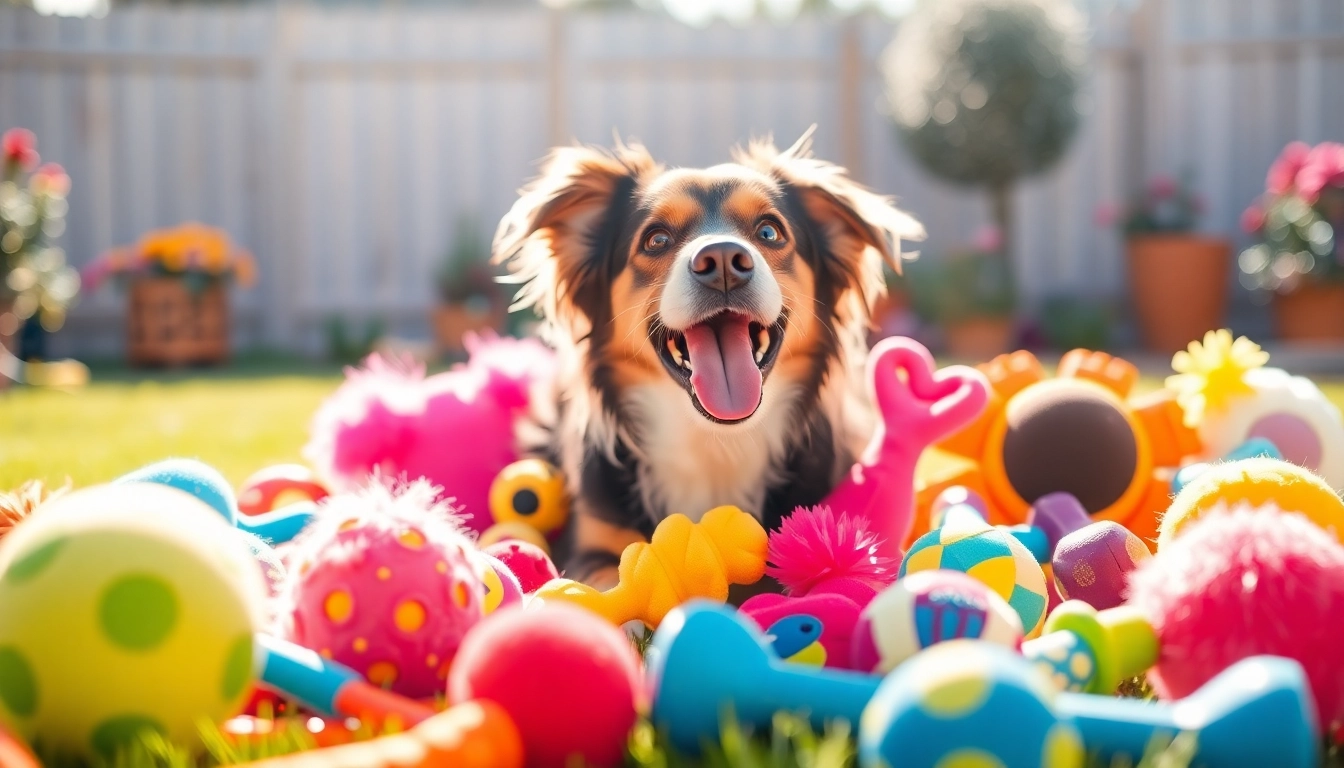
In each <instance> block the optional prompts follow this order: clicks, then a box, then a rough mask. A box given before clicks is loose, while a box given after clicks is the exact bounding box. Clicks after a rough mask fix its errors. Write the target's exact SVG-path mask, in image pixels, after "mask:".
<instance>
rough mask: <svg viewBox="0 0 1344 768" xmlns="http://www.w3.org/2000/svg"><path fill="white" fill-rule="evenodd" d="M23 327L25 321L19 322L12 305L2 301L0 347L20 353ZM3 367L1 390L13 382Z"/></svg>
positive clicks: (0, 371)
mask: <svg viewBox="0 0 1344 768" xmlns="http://www.w3.org/2000/svg"><path fill="white" fill-rule="evenodd" d="M21 328H23V323H21V322H19V318H18V316H17V315H14V314H13V313H11V312H10V305H9V303H8V302H6V301H0V349H4V350H5V351H6V352H8V353H9V354H11V355H17V354H18V353H19V330H20V329H21ZM13 383H14V382H13V380H11V379H10V378H9V377H8V376H6V375H5V373H4V371H3V369H0V390H4V389H6V388H8V387H9V385H10V384H13Z"/></svg>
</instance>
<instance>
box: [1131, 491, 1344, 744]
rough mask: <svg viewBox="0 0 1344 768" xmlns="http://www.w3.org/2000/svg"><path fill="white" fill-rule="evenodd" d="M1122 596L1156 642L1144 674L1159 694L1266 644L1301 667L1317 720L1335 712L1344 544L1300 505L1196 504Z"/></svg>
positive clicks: (1188, 687)
mask: <svg viewBox="0 0 1344 768" xmlns="http://www.w3.org/2000/svg"><path fill="white" fill-rule="evenodd" d="M1130 603H1131V604H1133V605H1135V606H1137V607H1138V608H1139V609H1141V610H1142V611H1143V612H1144V613H1145V614H1146V615H1147V616H1148V619H1149V621H1151V622H1152V624H1153V629H1154V630H1156V632H1157V637H1158V638H1159V641H1160V642H1161V647H1162V653H1161V657H1160V658H1159V660H1158V663H1157V666H1155V667H1154V668H1153V670H1152V672H1150V673H1149V674H1148V680H1149V682H1151V683H1152V685H1153V689H1154V690H1155V691H1156V692H1157V694H1158V695H1159V696H1161V697H1162V698H1168V699H1171V698H1181V697H1184V696H1188V695H1189V694H1191V693H1194V692H1195V690H1196V689H1198V688H1199V687H1200V686H1201V685H1203V684H1204V683H1206V682H1208V680H1209V679H1210V678H1212V677H1213V676H1214V675H1217V674H1218V673H1219V672H1221V671H1223V670H1224V669H1226V668H1227V667H1229V666H1230V665H1232V664H1233V663H1234V662H1237V661H1239V660H1241V659H1245V658H1247V657H1249V656H1256V655H1260V654H1269V655H1273V656H1285V657H1287V658H1290V659H1294V660H1296V661H1297V662H1298V663H1300V664H1301V665H1302V667H1303V668H1304V669H1305V670H1306V673H1307V678H1308V681H1309V682H1310V684H1311V690H1312V694H1313V695H1314V697H1315V699H1316V705H1317V710H1318V712H1319V714H1320V718H1321V721H1322V722H1325V723H1329V722H1331V721H1333V720H1335V719H1337V718H1339V717H1341V716H1344V654H1341V653H1340V652H1339V643H1340V638H1341V637H1344V547H1341V546H1340V544H1339V542H1337V541H1335V539H1334V537H1333V536H1331V535H1330V534H1328V533H1326V532H1325V531H1324V530H1322V529H1321V528H1319V527H1317V526H1316V525H1315V524H1314V523H1311V522H1310V521H1308V520H1307V519H1306V518H1305V517H1303V516H1302V515H1300V514H1287V513H1282V512H1279V511H1278V509H1277V508H1276V507H1274V506H1273V505H1267V506H1266V507H1262V508H1260V509H1255V510H1252V509H1248V508H1240V509H1237V510H1236V511H1233V512H1227V511H1217V512H1212V513H1209V514H1206V515H1205V516H1204V517H1203V518H1201V519H1200V520H1198V521H1196V522H1192V523H1190V528H1189V529H1188V530H1187V531H1183V532H1182V534H1181V536H1180V537H1178V538H1177V539H1175V540H1174V541H1173V542H1172V543H1171V545H1170V546H1164V547H1163V548H1162V550H1161V551H1160V552H1159V553H1158V554H1157V555H1156V556H1154V557H1153V558H1152V559H1150V560H1148V561H1147V562H1145V563H1144V564H1143V565H1142V566H1140V568H1139V569H1138V570H1137V571H1135V572H1134V573H1133V574H1131V577H1130Z"/></svg>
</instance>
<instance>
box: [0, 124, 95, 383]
mask: <svg viewBox="0 0 1344 768" xmlns="http://www.w3.org/2000/svg"><path fill="white" fill-rule="evenodd" d="M0 155H3V161H2V162H3V177H2V178H0V358H5V357H8V356H12V355H14V354H15V353H16V352H17V350H18V347H19V343H18V342H19V334H20V331H21V330H23V329H24V328H25V326H27V327H28V330H29V331H30V332H31V331H32V330H33V328H32V325H33V324H34V323H36V324H37V325H39V326H40V328H41V329H42V330H45V331H55V330H57V329H58V328H60V327H61V326H62V325H63V324H64V323H65V315H66V312H67V311H68V310H69V308H70V305H71V304H72V303H73V302H74V300H75V296H76V295H77V294H78V293H79V288H80V281H79V273H78V272H76V271H75V270H74V269H72V268H70V267H69V266H67V265H66V263H65V252H64V251H62V250H61V249H60V248H59V247H57V246H56V245H54V244H53V241H54V240H55V239H56V238H58V237H60V235H61V233H62V232H63V231H64V230H65V213H66V209H67V206H66V200H65V198H66V195H67V194H68V193H69V191H70V177H69V176H67V175H66V174H65V171H64V170H63V169H62V168H61V166H59V165H56V164H55V163H47V164H46V165H41V166H39V165H38V163H39V162H40V158H39V157H38V154H37V140H36V139H35V138H34V137H33V134H32V132H30V131H26V130H24V129H22V128H15V129H13V130H10V131H7V132H6V133H5V134H4V135H3V136H2V137H0ZM0 362H7V363H9V364H5V365H0V388H3V387H5V386H6V385H7V383H8V382H9V380H10V377H9V375H8V373H7V372H10V371H11V370H12V369H14V368H15V366H14V365H13V360H12V358H10V359H9V360H7V361H6V360H0Z"/></svg>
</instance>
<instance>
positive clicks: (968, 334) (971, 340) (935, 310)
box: [910, 228, 1017, 361]
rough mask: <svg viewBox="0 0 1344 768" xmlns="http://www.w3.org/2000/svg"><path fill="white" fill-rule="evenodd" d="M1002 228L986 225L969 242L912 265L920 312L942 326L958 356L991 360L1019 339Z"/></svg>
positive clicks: (913, 290)
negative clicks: (940, 255)
mask: <svg viewBox="0 0 1344 768" xmlns="http://www.w3.org/2000/svg"><path fill="white" fill-rule="evenodd" d="M1006 271H1007V260H1006V259H1004V258H1003V254H1002V241H1001V238H1000V237H999V234H998V231H997V230H996V229H994V228H986V229H985V230H982V231H981V232H980V234H978V235H977V236H976V237H975V239H974V241H973V242H972V243H971V244H970V245H969V246H966V247H963V248H958V249H955V250H952V251H949V252H947V253H945V254H943V255H942V257H941V258H938V259H929V260H922V259H921V260H919V261H915V262H912V263H911V266H910V286H911V291H910V295H911V298H912V301H913V302H914V304H915V311H916V312H917V313H918V314H919V315H920V316H921V317H922V318H923V319H924V320H925V321H926V322H930V323H934V324H936V325H937V326H939V327H940V328H941V329H942V331H943V334H944V337H945V341H946V344H947V351H948V353H949V354H951V355H952V357H954V358H956V359H958V360H975V361H982V360H989V359H991V358H993V357H994V356H996V355H999V354H1002V353H1004V352H1007V351H1008V350H1010V349H1011V348H1012V345H1013V343H1014V341H1015V340H1016V330H1017V327H1016V321H1015V319H1014V316H1015V312H1016V309H1017V301H1016V296H1015V295H1014V292H1013V289H1012V281H1011V280H1010V279H1009V278H1008V275H1007V274H1006Z"/></svg>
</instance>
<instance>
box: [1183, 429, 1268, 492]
mask: <svg viewBox="0 0 1344 768" xmlns="http://www.w3.org/2000/svg"><path fill="white" fill-rule="evenodd" d="M1260 457H1266V458H1270V459H1279V460H1280V461H1282V460H1283V453H1282V452H1281V451H1280V450H1279V449H1278V446H1276V445H1274V443H1273V442H1271V441H1270V440H1269V439H1268V438H1264V437H1253V438H1251V439H1250V440H1247V441H1246V442H1244V443H1242V444H1241V445H1239V446H1237V447H1236V448H1234V449H1232V450H1231V451H1230V452H1229V453H1228V454H1227V455H1226V456H1224V457H1223V459H1222V460H1223V461H1240V460H1242V459H1255V458H1260ZM1210 466H1212V465H1211V464H1209V463H1208V462H1200V463H1198V464H1190V465H1188V466H1184V467H1181V468H1180V469H1179V470H1177V472H1176V475H1175V477H1173V478H1171V495H1173V496H1175V495H1176V494H1178V493H1180V492H1181V489H1182V488H1184V487H1185V486H1187V485H1189V484H1190V483H1191V482H1192V481H1194V479H1195V478H1196V477H1199V476H1200V475H1202V474H1204V472H1205V471H1206V470H1208V468H1209V467H1210Z"/></svg>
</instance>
